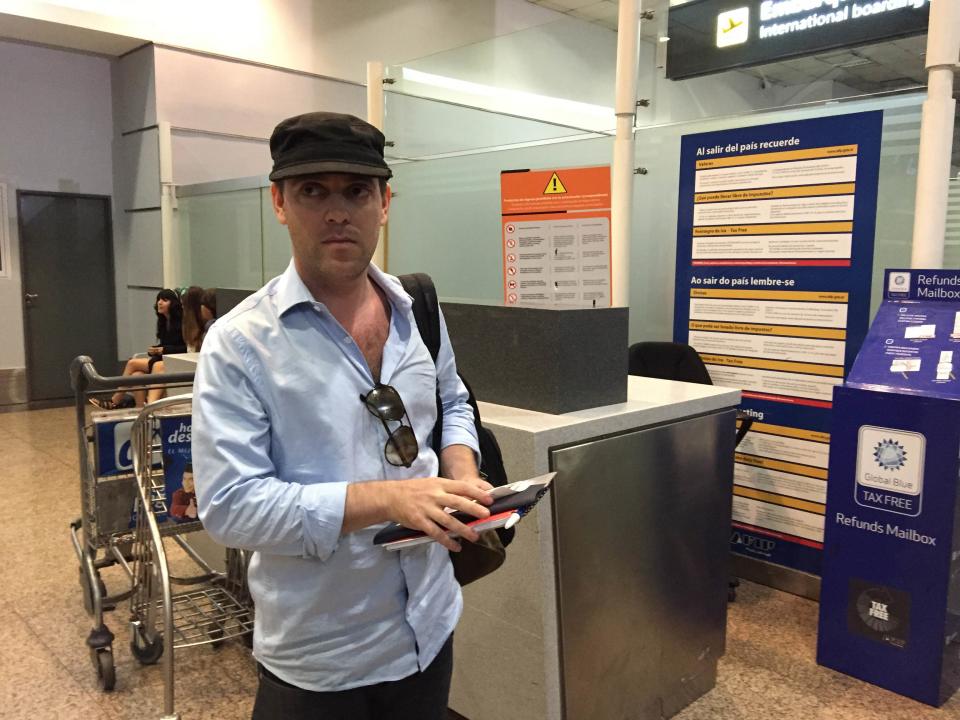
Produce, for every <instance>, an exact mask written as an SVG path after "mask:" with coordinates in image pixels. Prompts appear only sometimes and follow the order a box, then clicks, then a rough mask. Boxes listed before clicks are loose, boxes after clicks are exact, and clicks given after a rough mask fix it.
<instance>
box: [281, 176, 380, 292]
mask: <svg viewBox="0 0 960 720" xmlns="http://www.w3.org/2000/svg"><path fill="white" fill-rule="evenodd" d="M270 190H271V195H272V196H273V210H274V212H275V213H276V215H277V219H278V220H279V221H280V222H281V223H282V224H284V225H286V226H287V229H288V230H289V231H290V240H291V242H292V244H293V258H294V261H295V263H296V267H297V271H298V272H299V273H300V275H301V277H303V278H304V279H305V280H307V281H310V280H319V281H321V282H323V281H334V282H335V281H338V280H345V279H354V278H356V277H359V276H360V275H361V274H363V273H364V272H365V271H366V269H367V265H368V264H369V263H370V258H372V257H373V252H374V250H376V248H377V239H378V237H379V233H380V227H381V226H382V225H383V224H384V223H386V221H387V211H388V209H389V207H390V189H389V188H387V192H386V193H381V192H380V184H379V182H378V180H377V178H375V177H370V176H367V175H345V174H339V173H320V174H317V175H304V176H301V177H293V178H287V179H286V180H284V182H283V190H282V191H281V190H280V188H279V187H278V186H277V184H276V183H274V184H273V185H272V186H271V188H270Z"/></svg>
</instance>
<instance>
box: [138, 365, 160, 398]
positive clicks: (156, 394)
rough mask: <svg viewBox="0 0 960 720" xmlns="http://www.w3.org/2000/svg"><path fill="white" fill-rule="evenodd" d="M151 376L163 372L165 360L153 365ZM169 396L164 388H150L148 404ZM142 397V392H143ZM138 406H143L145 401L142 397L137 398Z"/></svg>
mask: <svg viewBox="0 0 960 720" xmlns="http://www.w3.org/2000/svg"><path fill="white" fill-rule="evenodd" d="M150 372H151V374H156V373H162V372H163V360H157V362H155V363H154V364H153V367H152V368H150ZM166 394H167V391H166V390H164V389H163V388H150V390H148V391H147V402H153V401H154V400H159V399H160V398H162V397H164V396H165V395H166ZM141 396H142V392H141ZM137 405H143V400H142V398H141V397H138V398H137Z"/></svg>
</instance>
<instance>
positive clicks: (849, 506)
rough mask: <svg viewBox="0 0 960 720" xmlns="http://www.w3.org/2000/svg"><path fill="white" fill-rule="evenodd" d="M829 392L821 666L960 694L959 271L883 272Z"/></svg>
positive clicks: (934, 699)
mask: <svg viewBox="0 0 960 720" xmlns="http://www.w3.org/2000/svg"><path fill="white" fill-rule="evenodd" d="M884 297H885V299H884V302H883V304H882V305H881V307H880V309H879V311H878V312H877V316H876V318H875V320H874V322H873V325H872V326H871V328H870V331H869V333H868V335H867V339H866V341H865V342H864V344H863V347H862V349H861V351H860V354H859V355H858V356H857V359H856V362H855V363H854V366H853V369H852V371H851V372H850V376H849V378H848V380H847V382H846V384H845V385H844V386H843V387H838V388H837V389H836V390H835V391H834V400H833V402H834V421H833V422H834V428H833V432H832V434H831V447H830V470H829V478H830V480H829V484H828V489H827V512H826V517H825V528H824V557H823V577H822V585H821V596H820V631H819V636H818V643H817V662H818V663H820V664H821V665H825V666H827V667H830V668H833V669H834V670H839V671H840V672H843V673H846V674H848V675H852V676H854V677H857V678H860V679H862V680H866V681H867V682H870V683H873V684H875V685H879V686H881V687H884V688H887V689H888V690H892V691H893V692H896V693H899V694H901V695H906V696H908V697H912V698H914V699H916V700H920V701H921V702H925V703H927V704H930V705H934V706H939V705H941V704H943V703H944V702H945V701H946V700H947V699H948V698H949V697H950V696H951V695H952V694H953V693H954V691H955V690H956V689H957V688H958V687H960V558H958V556H960V552H957V551H958V550H960V506H958V493H957V473H958V450H960V380H958V379H957V378H958V376H960V271H956V270H954V271H947V270H916V269H914V270H887V271H886V276H885V296H884Z"/></svg>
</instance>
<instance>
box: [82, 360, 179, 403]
mask: <svg viewBox="0 0 960 720" xmlns="http://www.w3.org/2000/svg"><path fill="white" fill-rule="evenodd" d="M158 383H163V384H166V385H174V384H178V383H183V384H188V383H193V373H192V372H181V373H157V374H151V375H126V376H124V375H118V376H115V377H104V376H103V375H101V374H100V373H98V372H97V369H96V368H95V367H94V366H93V360H92V359H91V358H90V357H88V356H87V355H78V356H77V357H75V358H74V359H73V361H72V362H71V363H70V385H71V387H72V388H73V390H74V392H76V393H78V394H80V393H83V392H86V391H88V390H116V389H118V388H120V387H124V388H132V387H144V386H148V385H157V384H158Z"/></svg>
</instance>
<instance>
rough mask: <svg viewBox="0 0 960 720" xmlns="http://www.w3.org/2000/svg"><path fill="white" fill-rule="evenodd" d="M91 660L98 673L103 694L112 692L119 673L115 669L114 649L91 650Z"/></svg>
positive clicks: (110, 647) (109, 647) (108, 647)
mask: <svg viewBox="0 0 960 720" xmlns="http://www.w3.org/2000/svg"><path fill="white" fill-rule="evenodd" d="M90 660H91V661H92V662H93V669H94V670H95V671H96V673H97V682H98V683H99V684H100V689H101V690H103V692H111V691H112V690H113V686H114V685H115V684H116V682H117V673H116V671H115V670H114V667H113V648H112V646H110V645H107V647H102V648H90Z"/></svg>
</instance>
